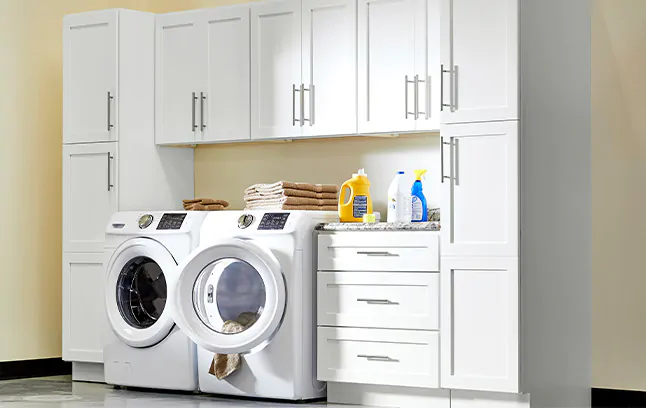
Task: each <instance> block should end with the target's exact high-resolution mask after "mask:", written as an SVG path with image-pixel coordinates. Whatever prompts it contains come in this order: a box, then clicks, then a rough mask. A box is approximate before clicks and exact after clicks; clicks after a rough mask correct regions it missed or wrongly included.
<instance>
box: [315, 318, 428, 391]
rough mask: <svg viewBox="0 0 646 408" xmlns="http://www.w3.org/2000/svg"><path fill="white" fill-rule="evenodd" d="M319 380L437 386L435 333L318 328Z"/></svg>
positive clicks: (423, 386)
mask: <svg viewBox="0 0 646 408" xmlns="http://www.w3.org/2000/svg"><path fill="white" fill-rule="evenodd" d="M317 330H318V336H317V337H318V347H317V349H318V352H317V353H318V355H317V359H318V362H317V377H318V380H319V381H336V382H350V383H358V384H381V385H394V386H403V387H406V386H408V387H422V388H439V372H440V365H439V334H438V332H432V331H406V330H380V329H353V328H335V327H319V328H318V329H317Z"/></svg>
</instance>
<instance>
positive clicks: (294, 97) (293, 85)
mask: <svg viewBox="0 0 646 408" xmlns="http://www.w3.org/2000/svg"><path fill="white" fill-rule="evenodd" d="M296 92H300V90H299V89H296V85H295V84H292V126H296V121H297V119H296Z"/></svg>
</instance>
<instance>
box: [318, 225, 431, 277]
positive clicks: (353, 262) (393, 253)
mask: <svg viewBox="0 0 646 408" xmlns="http://www.w3.org/2000/svg"><path fill="white" fill-rule="evenodd" d="M317 247H318V269H319V270H322V271H344V270H345V271H401V272H437V271H439V265H440V262H439V250H440V247H439V234H438V233H437V232H410V231H409V232H374V231H365V232H341V233H334V234H320V235H319V236H318V245H317Z"/></svg>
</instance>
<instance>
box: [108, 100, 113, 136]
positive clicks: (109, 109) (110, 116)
mask: <svg viewBox="0 0 646 408" xmlns="http://www.w3.org/2000/svg"><path fill="white" fill-rule="evenodd" d="M113 99H114V96H112V94H111V93H110V91H108V132H109V131H110V130H111V129H112V128H113V127H114V125H113V124H112V100H113Z"/></svg>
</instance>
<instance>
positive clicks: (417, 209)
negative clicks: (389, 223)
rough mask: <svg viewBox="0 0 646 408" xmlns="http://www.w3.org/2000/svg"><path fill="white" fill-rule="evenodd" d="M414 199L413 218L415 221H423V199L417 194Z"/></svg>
mask: <svg viewBox="0 0 646 408" xmlns="http://www.w3.org/2000/svg"><path fill="white" fill-rule="evenodd" d="M412 201H413V204H412V205H413V215H412V217H411V219H412V220H413V221H421V220H422V213H423V211H422V210H423V207H422V200H420V199H419V197H417V196H413V197H412Z"/></svg>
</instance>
